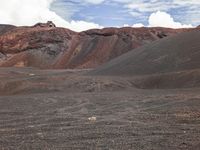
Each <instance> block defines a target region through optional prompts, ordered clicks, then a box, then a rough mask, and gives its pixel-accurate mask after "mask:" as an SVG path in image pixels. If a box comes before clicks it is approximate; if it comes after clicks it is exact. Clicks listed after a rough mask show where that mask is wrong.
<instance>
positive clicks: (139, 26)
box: [132, 23, 144, 28]
mask: <svg viewBox="0 0 200 150" xmlns="http://www.w3.org/2000/svg"><path fill="white" fill-rule="evenodd" d="M132 27H133V28H141V27H144V25H143V24H142V23H136V24H134V25H132Z"/></svg>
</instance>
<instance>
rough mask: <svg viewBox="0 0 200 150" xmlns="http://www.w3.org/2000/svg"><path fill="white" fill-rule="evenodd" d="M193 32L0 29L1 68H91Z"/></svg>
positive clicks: (148, 29) (36, 27)
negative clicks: (170, 38) (174, 36)
mask: <svg viewBox="0 0 200 150" xmlns="http://www.w3.org/2000/svg"><path fill="white" fill-rule="evenodd" d="M188 30H194V29H178V30H175V29H168V28H127V27H126V28H106V29H101V30H97V29H93V30H88V31H84V32H80V33H77V32H74V31H71V30H68V29H64V28H56V27H54V26H48V24H46V25H45V24H41V26H37V24H36V26H32V27H13V26H8V25H7V26H5V25H4V26H2V27H0V67H12V66H16V67H37V68H42V69H48V68H50V69H64V68H70V69H74V68H79V69H81V68H94V67H97V66H99V65H102V64H104V63H105V62H108V61H110V60H112V59H113V58H115V57H118V56H120V55H122V54H124V53H126V52H128V51H130V50H132V49H135V48H138V47H140V46H142V45H146V44H149V43H151V42H152V41H156V40H159V39H162V38H165V37H167V36H172V35H175V34H177V33H180V32H185V31H188Z"/></svg>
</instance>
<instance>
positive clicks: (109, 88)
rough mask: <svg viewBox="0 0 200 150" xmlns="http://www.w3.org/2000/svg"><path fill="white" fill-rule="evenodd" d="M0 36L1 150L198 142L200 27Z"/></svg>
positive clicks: (179, 149) (165, 147)
mask: <svg viewBox="0 0 200 150" xmlns="http://www.w3.org/2000/svg"><path fill="white" fill-rule="evenodd" d="M41 25H42V26H43V25H44V26H46V24H41ZM0 34H1V35H0V66H1V68H0V150H70V149H72V150H76V149H77V150H87V149H88V150H199V149H200V109H199V108H200V92H199V91H200V61H199V57H200V44H199V43H200V30H199V28H192V29H179V30H174V29H166V28H138V29H135V28H121V29H117V28H109V29H102V30H89V31H85V32H81V33H76V32H73V31H70V30H68V29H63V28H52V27H51V28H50V27H37V26H36V27H35V26H34V27H14V26H8V25H1V26H0ZM124 53H125V54H124ZM99 65H100V66H99ZM97 66H98V67H97ZM70 68H71V69H70ZM91 68H93V69H91Z"/></svg>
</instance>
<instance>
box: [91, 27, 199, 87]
mask: <svg viewBox="0 0 200 150" xmlns="http://www.w3.org/2000/svg"><path fill="white" fill-rule="evenodd" d="M199 58H200V30H199V29H196V30H195V31H190V32H185V33H179V34H177V35H175V36H172V37H167V38H165V39H162V40H159V41H155V42H153V43H151V44H148V45H146V46H142V47H140V48H137V49H134V50H132V51H130V52H128V53H126V54H124V55H122V56H119V57H118V58H116V59H113V60H111V61H110V62H108V63H106V64H104V65H102V66H101V67H98V68H97V69H95V70H93V71H91V72H90V73H89V74H92V75H104V76H126V77H136V78H137V80H135V84H136V85H137V86H139V87H142V88H180V87H196V86H200V61H199Z"/></svg>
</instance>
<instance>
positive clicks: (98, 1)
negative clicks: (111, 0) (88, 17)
mask: <svg viewBox="0 0 200 150" xmlns="http://www.w3.org/2000/svg"><path fill="white" fill-rule="evenodd" d="M83 1H85V2H87V3H91V4H101V3H102V2H104V1H105V0H83Z"/></svg>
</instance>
